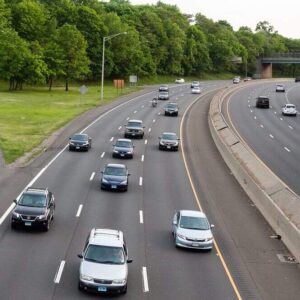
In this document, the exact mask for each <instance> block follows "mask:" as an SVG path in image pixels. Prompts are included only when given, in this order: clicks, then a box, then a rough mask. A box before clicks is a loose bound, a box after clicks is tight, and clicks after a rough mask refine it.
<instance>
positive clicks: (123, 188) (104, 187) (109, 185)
mask: <svg viewBox="0 0 300 300" xmlns="http://www.w3.org/2000/svg"><path fill="white" fill-rule="evenodd" d="M127 188H128V185H123V184H122V185H121V184H117V183H103V182H101V189H102V190H111V191H127Z"/></svg>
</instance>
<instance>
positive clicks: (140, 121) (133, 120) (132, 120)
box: [128, 119, 143, 123]
mask: <svg viewBox="0 0 300 300" xmlns="http://www.w3.org/2000/svg"><path fill="white" fill-rule="evenodd" d="M129 122H139V123H143V121H142V120H135V119H131V120H128V123H129Z"/></svg>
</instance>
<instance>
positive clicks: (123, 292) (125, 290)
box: [121, 284, 127, 294]
mask: <svg viewBox="0 0 300 300" xmlns="http://www.w3.org/2000/svg"><path fill="white" fill-rule="evenodd" d="M126 293H127V284H126V285H125V286H124V288H123V290H122V291H121V294H126Z"/></svg>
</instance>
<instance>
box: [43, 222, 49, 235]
mask: <svg viewBox="0 0 300 300" xmlns="http://www.w3.org/2000/svg"><path fill="white" fill-rule="evenodd" d="M49 229H50V220H48V221H47V224H46V225H44V228H43V231H45V232H47V231H49Z"/></svg>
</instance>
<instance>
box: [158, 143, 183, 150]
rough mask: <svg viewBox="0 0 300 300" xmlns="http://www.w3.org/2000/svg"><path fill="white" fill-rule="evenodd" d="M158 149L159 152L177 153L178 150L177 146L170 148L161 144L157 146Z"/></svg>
mask: <svg viewBox="0 0 300 300" xmlns="http://www.w3.org/2000/svg"><path fill="white" fill-rule="evenodd" d="M159 149H160V150H169V151H177V150H178V145H177V146H172V145H161V144H159Z"/></svg>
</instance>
